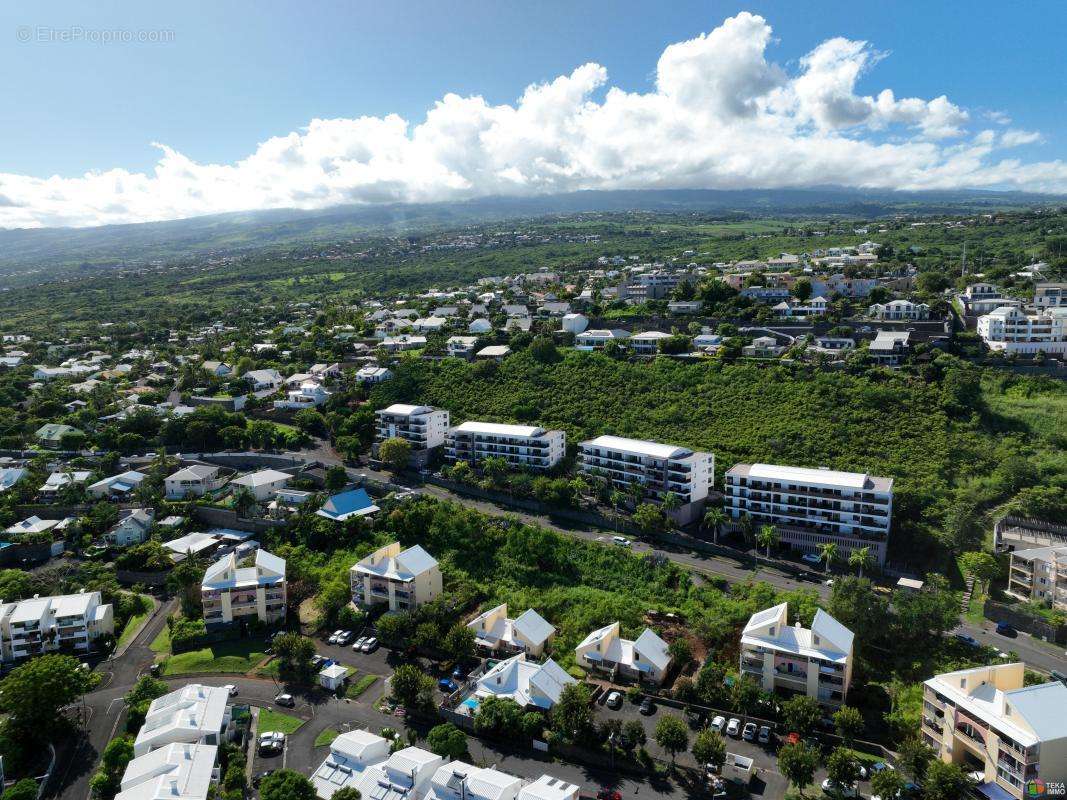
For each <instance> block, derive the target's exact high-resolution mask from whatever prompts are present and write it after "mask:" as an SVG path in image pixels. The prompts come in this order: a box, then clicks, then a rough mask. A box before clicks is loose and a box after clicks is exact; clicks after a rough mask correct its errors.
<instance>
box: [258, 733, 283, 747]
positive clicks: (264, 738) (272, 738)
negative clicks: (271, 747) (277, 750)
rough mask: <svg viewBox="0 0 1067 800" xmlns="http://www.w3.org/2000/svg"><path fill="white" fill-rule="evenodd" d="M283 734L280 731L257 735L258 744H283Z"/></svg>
mask: <svg viewBox="0 0 1067 800" xmlns="http://www.w3.org/2000/svg"><path fill="white" fill-rule="evenodd" d="M284 741H285V734H284V733H282V732H281V731H267V732H266V733H261V734H260V735H259V743H260V744H265V743H267V742H284Z"/></svg>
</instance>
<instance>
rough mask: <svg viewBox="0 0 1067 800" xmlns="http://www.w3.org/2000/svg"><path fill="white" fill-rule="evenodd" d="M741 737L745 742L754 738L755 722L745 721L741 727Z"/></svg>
mask: <svg viewBox="0 0 1067 800" xmlns="http://www.w3.org/2000/svg"><path fill="white" fill-rule="evenodd" d="M741 738H742V739H744V740H745V741H746V742H752V741H755V739H756V723H755V722H746V723H745V727H744V728H742V729H741Z"/></svg>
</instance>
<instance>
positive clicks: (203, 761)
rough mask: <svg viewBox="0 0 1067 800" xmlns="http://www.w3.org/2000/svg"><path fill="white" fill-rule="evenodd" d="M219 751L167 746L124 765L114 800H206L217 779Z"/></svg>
mask: <svg viewBox="0 0 1067 800" xmlns="http://www.w3.org/2000/svg"><path fill="white" fill-rule="evenodd" d="M218 750H219V748H218V747H217V746H215V745H208V744H171V745H167V746H166V747H161V748H159V749H158V750H154V751H152V752H151V753H146V754H144V755H141V756H136V757H135V758H133V759H131V760H130V762H129V763H128V764H127V765H126V771H125V772H124V773H123V775H122V781H121V783H120V784H119V792H118V794H116V795H115V800H207V797H208V795H209V794H210V793H211V786H212V784H213V783H217V782H218V779H219V774H218V768H217V767H216V766H215V763H216V761H217V759H218Z"/></svg>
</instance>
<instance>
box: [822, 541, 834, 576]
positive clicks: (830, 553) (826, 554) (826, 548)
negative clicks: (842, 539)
mask: <svg viewBox="0 0 1067 800" xmlns="http://www.w3.org/2000/svg"><path fill="white" fill-rule="evenodd" d="M819 555H820V556H822V558H823V560H824V561H825V562H826V570H825V571H826V572H829V571H830V562H831V561H837V542H826V544H824V545H823V546H822V547H820V548H819Z"/></svg>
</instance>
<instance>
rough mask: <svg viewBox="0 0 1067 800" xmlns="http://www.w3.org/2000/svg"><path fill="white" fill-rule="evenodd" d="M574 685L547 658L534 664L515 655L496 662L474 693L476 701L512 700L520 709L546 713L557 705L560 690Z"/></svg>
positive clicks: (562, 671) (557, 666) (560, 693)
mask: <svg viewBox="0 0 1067 800" xmlns="http://www.w3.org/2000/svg"><path fill="white" fill-rule="evenodd" d="M577 682H578V681H576V680H575V679H574V678H572V677H571V676H570V675H568V674H567V672H566V670H564V669H563V667H561V666H560V665H559V664H557V663H556V662H555V661H553V660H552V659H551V658H549V659H546V660H545V662H544V663H543V664H538V663H536V662H533V661H527V660H526V654H525V653H519V654H518V655H514V656H512V657H511V658H506V659H504V660H503V661H500V662H498V663H497V664H496V665H494V666H493V667H492V668H491V669H489V670H488V671H487V672H486V673H485V674H484V675H482V676H481V677H480V678H478V681H477V683H476V685H475V689H474V693H475V695H477V696H478V697H502V698H506V699H508V700H514V701H515V702H516V703H518V704H519V706H521V707H522V708H529V709H535V708H538V709H541V710H543V711H548V710H549V709H551V708H552V707H553V706H554V705H555V704H556V703H558V702H559V699H560V697H561V696H562V695H563V689H564V687H566V686H567V685H569V684H572V683H577Z"/></svg>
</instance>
